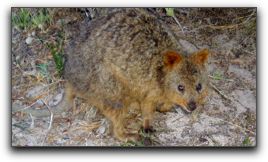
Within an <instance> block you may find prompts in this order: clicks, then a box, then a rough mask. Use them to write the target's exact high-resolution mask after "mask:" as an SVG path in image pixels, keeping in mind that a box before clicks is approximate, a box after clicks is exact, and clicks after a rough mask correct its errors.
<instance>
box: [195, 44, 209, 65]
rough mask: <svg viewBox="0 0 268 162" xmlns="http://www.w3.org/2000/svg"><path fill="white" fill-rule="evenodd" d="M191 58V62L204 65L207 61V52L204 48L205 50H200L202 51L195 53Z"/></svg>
mask: <svg viewBox="0 0 268 162" xmlns="http://www.w3.org/2000/svg"><path fill="white" fill-rule="evenodd" d="M191 57H192V60H193V62H194V63H196V64H205V63H206V62H207V61H208V57H209V51H208V49H206V48H205V49H202V50H200V51H198V52H196V53H195V54H193V55H192V56H191Z"/></svg>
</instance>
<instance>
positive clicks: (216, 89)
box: [209, 83, 232, 101]
mask: <svg viewBox="0 0 268 162" xmlns="http://www.w3.org/2000/svg"><path fill="white" fill-rule="evenodd" d="M209 85H210V86H211V87H212V88H213V89H214V90H215V91H216V92H217V93H218V94H220V95H221V96H222V97H223V98H225V99H226V100H228V101H232V100H231V99H230V98H229V97H228V96H226V95H225V94H224V93H222V92H221V91H220V90H219V89H218V88H217V87H216V86H215V85H213V84H212V83H209Z"/></svg>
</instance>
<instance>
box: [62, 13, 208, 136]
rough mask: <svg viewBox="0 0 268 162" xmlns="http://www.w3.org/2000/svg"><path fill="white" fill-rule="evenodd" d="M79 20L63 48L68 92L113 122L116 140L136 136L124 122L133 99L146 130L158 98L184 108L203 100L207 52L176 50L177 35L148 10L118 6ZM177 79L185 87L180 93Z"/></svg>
mask: <svg viewBox="0 0 268 162" xmlns="http://www.w3.org/2000/svg"><path fill="white" fill-rule="evenodd" d="M82 25H83V27H81V26H80V27H77V26H76V27H75V29H76V30H77V28H78V29H79V28H80V31H79V32H75V30H70V33H71V34H69V39H70V40H71V41H70V43H69V45H68V46H67V48H66V50H65V51H66V57H67V61H66V64H65V71H64V77H65V78H66V80H67V81H68V84H67V89H68V91H67V93H68V95H67V96H68V97H69V98H70V100H71V99H72V98H73V97H74V95H76V96H79V97H82V98H84V99H86V100H87V101H88V102H89V103H90V104H92V105H94V106H96V107H97V108H99V109H100V110H101V112H102V113H103V114H104V115H105V116H106V117H107V118H108V119H110V120H111V121H112V123H113V130H114V134H115V136H116V137H117V138H118V139H120V140H122V141H128V140H131V141H135V140H139V136H138V135H136V134H131V133H128V132H127V131H126V129H125V127H124V124H123V123H124V120H125V116H126V113H127V112H128V107H129V106H130V105H131V104H133V103H138V104H136V105H138V106H139V109H140V110H141V112H142V116H143V127H144V129H145V130H146V129H149V128H150V127H151V124H152V121H153V116H154V112H155V109H156V106H157V105H159V104H161V103H164V105H165V106H164V108H162V110H163V111H167V110H169V109H170V107H171V106H172V105H180V106H181V107H182V108H184V109H186V110H188V104H189V102H190V101H192V102H195V103H196V105H199V103H201V102H203V100H204V98H205V96H206V95H205V93H206V87H207V85H206V78H207V77H206V67H205V64H206V61H207V58H208V51H207V50H203V51H200V52H197V53H195V54H193V55H191V56H189V57H187V56H184V55H181V54H179V53H180V52H181V50H180V49H179V46H178V44H177V41H176V39H175V38H174V37H173V36H172V34H171V33H170V32H169V31H168V30H167V29H166V27H165V26H164V25H163V24H162V23H161V22H159V21H158V20H157V18H155V17H154V16H153V15H151V14H149V13H147V12H146V11H145V10H143V9H122V10H121V11H118V12H114V13H110V14H109V15H107V16H103V17H100V18H98V19H95V20H93V21H92V22H91V23H90V24H89V25H86V24H82ZM81 28H82V29H84V30H82V31H81ZM198 83H201V84H202V91H200V92H197V90H196V86H197V84H198ZM179 84H182V85H183V86H184V87H185V91H184V92H183V93H181V92H179V91H178V89H177V86H178V85H179ZM192 105H193V104H192ZM188 111H190V110H188Z"/></svg>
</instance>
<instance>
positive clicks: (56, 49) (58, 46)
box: [47, 31, 64, 76]
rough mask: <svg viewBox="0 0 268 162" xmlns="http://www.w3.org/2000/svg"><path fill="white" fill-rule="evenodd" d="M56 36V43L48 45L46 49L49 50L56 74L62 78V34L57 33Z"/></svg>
mask: <svg viewBox="0 0 268 162" xmlns="http://www.w3.org/2000/svg"><path fill="white" fill-rule="evenodd" d="M58 34H59V35H58V36H57V39H56V42H54V43H48V44H47V47H48V48H49V49H50V52H51V54H52V56H53V59H54V62H55V65H56V69H57V72H58V74H59V75H60V76H62V73H63V68H64V61H63V42H64V35H63V32H62V31H61V32H59V33H58Z"/></svg>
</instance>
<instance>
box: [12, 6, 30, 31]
mask: <svg viewBox="0 0 268 162" xmlns="http://www.w3.org/2000/svg"><path fill="white" fill-rule="evenodd" d="M31 18H32V16H31V13H30V12H29V10H28V9H26V8H21V9H19V11H18V12H17V13H15V12H12V16H11V19H12V20H11V21H12V25H14V26H15V28H18V29H21V30H25V29H28V28H29V27H30V26H31Z"/></svg>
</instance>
